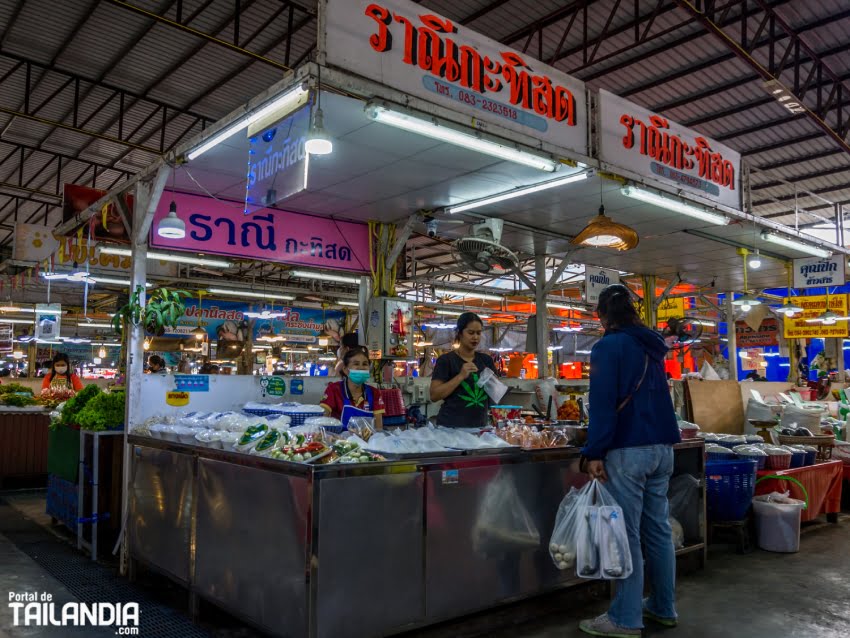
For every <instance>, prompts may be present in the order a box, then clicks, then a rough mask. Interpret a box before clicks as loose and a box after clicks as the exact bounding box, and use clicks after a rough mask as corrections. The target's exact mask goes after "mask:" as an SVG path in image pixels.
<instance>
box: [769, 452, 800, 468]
mask: <svg viewBox="0 0 850 638" xmlns="http://www.w3.org/2000/svg"><path fill="white" fill-rule="evenodd" d="M793 457H794V455H793V454H790V453H789V454H769V455H768V456H767V463H766V464H765V466H764V467H765V469H768V470H787V469H788V468H790V467H791V459H792V458H793Z"/></svg>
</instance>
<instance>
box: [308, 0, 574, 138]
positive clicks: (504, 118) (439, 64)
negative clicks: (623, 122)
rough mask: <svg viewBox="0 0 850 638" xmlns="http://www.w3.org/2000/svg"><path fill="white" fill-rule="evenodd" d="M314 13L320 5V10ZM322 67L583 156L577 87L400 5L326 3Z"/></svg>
mask: <svg viewBox="0 0 850 638" xmlns="http://www.w3.org/2000/svg"><path fill="white" fill-rule="evenodd" d="M320 6H321V5H320ZM326 6H327V45H326V47H327V62H328V64H330V65H333V66H337V67H340V68H343V69H347V70H349V71H352V72H354V73H357V74H358V75H362V76H363V77H366V78H368V79H370V80H374V81H377V82H379V83H381V84H383V85H385V86H389V87H392V88H394V89H398V90H400V91H403V92H404V93H407V94H409V95H415V96H417V97H420V98H423V99H425V100H428V101H430V102H434V103H437V104H440V105H441V106H445V107H448V108H451V109H453V110H456V111H461V112H464V113H468V114H470V115H471V116H472V117H473V118H474V120H473V122H474V124H475V126H477V127H478V128H486V126H481V123H482V122H489V123H493V124H498V125H500V126H504V127H506V128H510V129H513V130H516V131H520V132H522V133H525V134H527V135H530V136H533V137H535V138H537V139H541V140H545V141H547V142H550V143H552V144H554V145H557V146H560V147H563V148H566V149H571V150H574V151H578V152H580V153H582V154H586V153H587V102H586V98H585V87H584V82H582V81H581V80H577V79H575V78H572V77H570V76H568V75H566V74H565V73H562V72H560V71H557V70H556V69H554V68H553V67H551V66H548V65H546V64H543V63H542V62H539V61H537V60H535V59H533V58H532V57H531V56H528V55H525V54H522V53H519V52H517V51H515V50H513V49H511V48H508V47H506V46H504V45H502V44H499V43H498V42H496V41H495V40H491V39H490V38H486V37H484V36H482V35H481V34H479V33H476V32H475V31H472V30H470V29H467V28H465V27H462V26H460V25H459V24H456V23H454V22H452V21H451V20H449V19H448V18H444V17H443V16H440V15H437V14H435V13H432V12H431V11H429V10H428V9H427V8H425V7H422V6H420V5H417V4H414V3H413V2H409V1H408V0H378V1H377V2H375V1H373V0H328V2H327V5H326Z"/></svg>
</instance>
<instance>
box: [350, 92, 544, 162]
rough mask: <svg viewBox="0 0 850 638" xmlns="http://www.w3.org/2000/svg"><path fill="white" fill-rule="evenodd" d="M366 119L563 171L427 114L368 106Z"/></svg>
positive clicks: (540, 158)
mask: <svg viewBox="0 0 850 638" xmlns="http://www.w3.org/2000/svg"><path fill="white" fill-rule="evenodd" d="M366 115H367V116H368V117H370V118H371V119H373V120H375V121H376V122H380V123H382V124H387V125H389V126H394V127H396V128H400V129H403V130H405V131H410V132H411V133H418V134H419V135H424V136H425V137H430V138H431V139H434V140H438V141H440V142H445V143H447V144H454V145H455V146H462V147H464V148H468V149H470V150H473V151H478V152H479V153H484V154H485V155H490V156H492V157H497V158H499V159H502V160H506V161H508V162H515V163H517V164H522V165H524V166H530V167H532V168H537V169H539V170H542V171H548V172H550V173H551V172H554V171H556V170H558V168H559V167H560V163H559V162H556V161H555V160H554V159H552V157H549V156H544V155H538V154H536V153H531V152H529V151H526V150H523V149H521V148H520V147H519V146H518V145H515V144H511V143H510V142H508V141H507V140H502V141H496V140H491V139H487V138H485V137H484V135H483V134H482V133H481V132H480V131H472V130H470V131H465V130H461V129H460V128H459V127H458V128H455V126H457V125H451V124H449V123H447V122H442V121H440V120H438V119H437V118H435V117H433V116H429V115H427V114H425V113H422V114H419V115H414V114H413V113H411V112H406V111H405V112H402V111H396V110H393V109H390V108H388V107H387V106H385V105H381V104H367V105H366Z"/></svg>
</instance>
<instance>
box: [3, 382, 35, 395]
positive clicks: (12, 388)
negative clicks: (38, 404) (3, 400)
mask: <svg viewBox="0 0 850 638" xmlns="http://www.w3.org/2000/svg"><path fill="white" fill-rule="evenodd" d="M4 394H30V395H31V394H32V390H30V389H29V388H28V387H27V386H25V385H21V384H20V383H9V384H8V385H0V395H4Z"/></svg>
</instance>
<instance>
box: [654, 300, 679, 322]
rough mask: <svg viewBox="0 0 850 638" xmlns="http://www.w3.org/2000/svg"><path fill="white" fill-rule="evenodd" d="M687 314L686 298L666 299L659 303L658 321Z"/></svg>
mask: <svg viewBox="0 0 850 638" xmlns="http://www.w3.org/2000/svg"><path fill="white" fill-rule="evenodd" d="M684 316H685V298H684V297H678V298H675V299H665V300H664V301H662V302H661V303H660V304H658V321H666V320H667V319H669V318H670V317H684Z"/></svg>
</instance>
